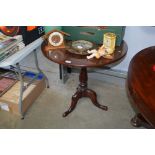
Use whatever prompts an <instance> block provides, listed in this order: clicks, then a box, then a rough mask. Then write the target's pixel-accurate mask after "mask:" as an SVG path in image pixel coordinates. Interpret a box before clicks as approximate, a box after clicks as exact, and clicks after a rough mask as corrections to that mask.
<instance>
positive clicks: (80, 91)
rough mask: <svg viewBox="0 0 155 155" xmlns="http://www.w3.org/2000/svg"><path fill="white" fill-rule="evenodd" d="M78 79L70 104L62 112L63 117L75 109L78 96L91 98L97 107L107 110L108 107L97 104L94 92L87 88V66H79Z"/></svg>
mask: <svg viewBox="0 0 155 155" xmlns="http://www.w3.org/2000/svg"><path fill="white" fill-rule="evenodd" d="M79 81H80V84H79V86H78V87H77V91H76V93H75V94H74V95H73V96H72V101H71V106H70V108H69V109H68V110H67V111H66V112H65V113H64V114H63V117H66V116H67V115H68V114H69V113H71V112H72V111H73V110H74V109H75V107H76V105H77V102H78V100H79V99H80V98H82V97H89V98H90V99H91V101H92V103H93V104H94V105H95V106H96V107H98V108H100V109H102V110H105V111H107V110H108V107H107V106H104V105H101V104H99V103H98V101H97V95H96V93H95V92H94V91H93V90H91V89H88V87H87V81H88V75H87V68H81V71H80V76H79Z"/></svg>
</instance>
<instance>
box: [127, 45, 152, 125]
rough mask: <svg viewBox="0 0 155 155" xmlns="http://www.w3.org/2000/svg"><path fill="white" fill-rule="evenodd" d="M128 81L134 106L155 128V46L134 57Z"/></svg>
mask: <svg viewBox="0 0 155 155" xmlns="http://www.w3.org/2000/svg"><path fill="white" fill-rule="evenodd" d="M127 81H128V82H127V84H128V88H129V93H130V96H131V97H132V99H133V101H134V105H136V107H137V108H138V110H139V111H140V113H141V114H142V115H143V116H144V118H145V119H146V120H147V121H148V122H149V123H150V124H152V125H153V126H154V127H155V46H154V47H149V48H146V49H144V50H142V51H140V52H139V53H138V54H136V55H135V56H134V57H133V59H132V60H131V62H130V65H129V70H128V80H127Z"/></svg>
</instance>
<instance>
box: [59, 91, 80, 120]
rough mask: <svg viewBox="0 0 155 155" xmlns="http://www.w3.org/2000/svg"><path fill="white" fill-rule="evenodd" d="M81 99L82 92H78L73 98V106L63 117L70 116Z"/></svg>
mask: <svg viewBox="0 0 155 155" xmlns="http://www.w3.org/2000/svg"><path fill="white" fill-rule="evenodd" d="M80 98H81V92H79V91H77V92H76V93H75V94H74V95H73V96H72V101H71V106H70V107H69V109H68V110H67V111H66V112H64V113H63V115H62V116H63V117H66V116H67V115H68V114H70V113H71V112H72V111H73V110H74V109H75V107H76V105H77V102H78V100H79V99H80Z"/></svg>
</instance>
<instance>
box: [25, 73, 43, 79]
mask: <svg viewBox="0 0 155 155" xmlns="http://www.w3.org/2000/svg"><path fill="white" fill-rule="evenodd" d="M36 75H37V74H36V73H33V72H25V73H24V76H26V77H29V78H34V77H35V76H36ZM43 77H44V75H43V74H41V73H40V74H39V75H38V77H37V78H36V79H37V80H42V79H43Z"/></svg>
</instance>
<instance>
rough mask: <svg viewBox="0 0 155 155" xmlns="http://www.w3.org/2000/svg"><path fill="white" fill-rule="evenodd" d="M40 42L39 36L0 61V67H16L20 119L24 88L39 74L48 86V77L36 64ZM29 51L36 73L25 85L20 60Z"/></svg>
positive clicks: (22, 114) (22, 115)
mask: <svg viewBox="0 0 155 155" xmlns="http://www.w3.org/2000/svg"><path fill="white" fill-rule="evenodd" d="M42 42H43V39H42V38H39V39H37V40H35V41H34V42H32V43H30V44H29V45H27V46H26V47H24V48H23V49H22V50H20V51H18V52H16V53H15V54H13V55H12V56H10V57H9V58H7V59H6V60H4V61H2V62H0V68H7V67H11V68H16V70H17V72H18V75H19V81H20V94H19V101H18V102H19V104H18V106H19V107H18V108H19V113H20V115H21V119H24V113H23V111H22V99H23V93H24V90H25V89H26V88H27V87H28V86H29V85H31V84H32V83H33V81H34V80H35V79H37V78H38V75H39V74H43V75H44V78H45V80H46V86H47V88H49V82H48V79H47V77H46V75H45V74H44V73H43V72H42V70H41V69H40V67H39V64H38V58H37V51H36V49H37V48H38V47H39V46H40V45H41V43H42ZM31 53H33V55H34V59H35V61H34V62H35V65H36V68H37V71H38V74H37V75H36V76H35V77H34V78H33V79H32V80H31V81H30V82H29V83H28V84H27V85H26V86H24V80H23V76H22V70H21V67H20V62H21V61H22V60H23V59H24V58H26V57H27V56H28V55H29V54H31Z"/></svg>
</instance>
